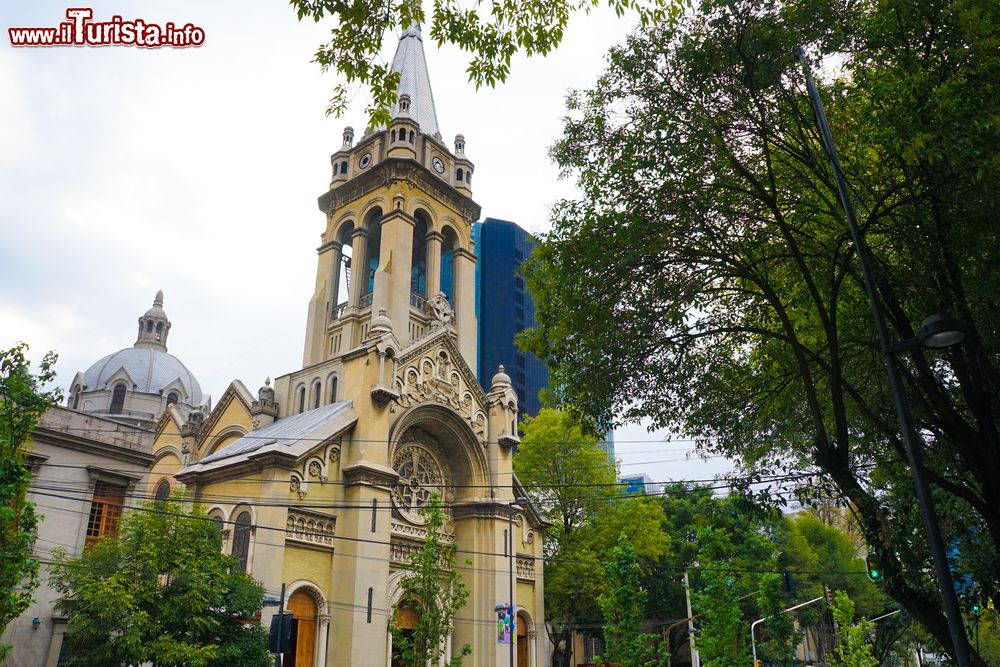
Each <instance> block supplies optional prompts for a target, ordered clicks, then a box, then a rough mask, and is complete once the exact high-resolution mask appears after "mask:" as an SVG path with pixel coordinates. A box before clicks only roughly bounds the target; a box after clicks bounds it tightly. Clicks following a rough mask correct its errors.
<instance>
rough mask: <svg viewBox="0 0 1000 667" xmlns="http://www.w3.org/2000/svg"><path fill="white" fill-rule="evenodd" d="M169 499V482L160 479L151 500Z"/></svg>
mask: <svg viewBox="0 0 1000 667" xmlns="http://www.w3.org/2000/svg"><path fill="white" fill-rule="evenodd" d="M169 497H170V482H168V481H167V480H165V479H161V480H160V483H159V484H157V485H156V491H154V492H153V500H166V499H167V498H169Z"/></svg>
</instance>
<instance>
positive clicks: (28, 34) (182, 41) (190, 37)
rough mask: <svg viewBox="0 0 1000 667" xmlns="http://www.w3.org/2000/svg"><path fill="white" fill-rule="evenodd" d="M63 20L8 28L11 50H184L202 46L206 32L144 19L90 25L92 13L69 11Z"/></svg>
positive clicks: (118, 19) (84, 9) (116, 19)
mask: <svg viewBox="0 0 1000 667" xmlns="http://www.w3.org/2000/svg"><path fill="white" fill-rule="evenodd" d="M66 18H67V19H69V20H68V21H63V22H62V23H60V24H59V25H58V26H56V27H52V28H7V34H8V35H9V36H10V44H11V46H142V47H146V48H161V47H165V46H169V47H174V48H184V47H188V46H201V45H202V44H204V43H205V31H204V30H203V29H201V28H199V27H198V26H196V25H192V24H190V23H186V24H185V25H183V26H179V25H177V24H175V23H173V22H167V23H164V24H162V25H161V24H158V23H149V22H147V21H144V20H143V19H132V20H130V21H126V20H125V19H123V18H122V17H121V16H112V17H111V19H110V20H109V21H93V20H92V19H93V18H94V10H93V9H90V8H88V7H71V8H70V9H67V10H66Z"/></svg>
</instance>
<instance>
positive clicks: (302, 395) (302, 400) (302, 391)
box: [299, 385, 306, 413]
mask: <svg viewBox="0 0 1000 667" xmlns="http://www.w3.org/2000/svg"><path fill="white" fill-rule="evenodd" d="M305 411H306V388H305V386H304V385H303V386H300V387H299V412H300V413H301V412H305Z"/></svg>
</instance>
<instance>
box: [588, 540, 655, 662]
mask: <svg viewBox="0 0 1000 667" xmlns="http://www.w3.org/2000/svg"><path fill="white" fill-rule="evenodd" d="M640 575H641V570H640V568H639V562H638V558H637V556H636V553H635V549H633V548H632V545H631V544H629V542H628V540H627V539H626V538H625V536H624V535H623V536H621V537H620V538H619V539H618V544H616V545H615V548H614V550H613V551H612V552H611V560H610V561H608V562H607V563H606V564H605V565H604V577H605V579H606V581H607V589H608V592H607V593H606V594H604V595H601V596H600V597H599V598H598V602H599V603H600V605H601V611H602V612H603V614H604V653H603V654H602V655H601V656H599V657H598V658H597V660H596V662H597V664H598V665H604V664H605V663H609V664H612V665H616V667H665V666H666V665H668V664H669V658H670V656H669V653H668V651H667V644H666V642H665V641H663V640H662V638H661V637H660V636H659V635H656V634H651V633H644V632H641V627H642V624H643V622H644V621H645V620H646V608H645V607H646V591H645V590H644V589H643V587H642V586H641V585H640V583H639V579H640Z"/></svg>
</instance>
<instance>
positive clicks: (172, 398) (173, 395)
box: [167, 391, 181, 405]
mask: <svg viewBox="0 0 1000 667" xmlns="http://www.w3.org/2000/svg"><path fill="white" fill-rule="evenodd" d="M179 400H181V397H180V396H178V395H177V392H176V391H172V392H170V393H169V394H167V405H177V401H179Z"/></svg>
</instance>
